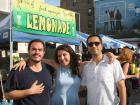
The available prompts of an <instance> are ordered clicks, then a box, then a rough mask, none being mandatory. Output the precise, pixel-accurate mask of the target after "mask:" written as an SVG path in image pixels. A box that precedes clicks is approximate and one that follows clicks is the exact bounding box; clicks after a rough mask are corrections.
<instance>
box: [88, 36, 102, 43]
mask: <svg viewBox="0 0 140 105" xmlns="http://www.w3.org/2000/svg"><path fill="white" fill-rule="evenodd" d="M91 37H98V38H99V40H100V42H101V44H102V39H101V37H100V36H99V35H98V34H95V35H89V36H88V38H87V43H88V40H89V38H91Z"/></svg>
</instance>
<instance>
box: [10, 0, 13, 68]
mask: <svg viewBox="0 0 140 105" xmlns="http://www.w3.org/2000/svg"><path fill="white" fill-rule="evenodd" d="M9 7H10V70H11V69H12V67H13V56H12V55H13V42H12V0H10V4H9Z"/></svg>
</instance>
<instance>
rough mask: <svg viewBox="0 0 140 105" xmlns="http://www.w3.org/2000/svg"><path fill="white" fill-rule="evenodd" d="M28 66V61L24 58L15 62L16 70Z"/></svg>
mask: <svg viewBox="0 0 140 105" xmlns="http://www.w3.org/2000/svg"><path fill="white" fill-rule="evenodd" d="M25 67H26V61H24V60H22V61H20V62H18V63H16V64H14V66H13V68H14V69H15V70H17V69H18V70H19V71H20V70H22V69H24V68H25Z"/></svg>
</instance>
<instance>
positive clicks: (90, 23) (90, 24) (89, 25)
mask: <svg viewBox="0 0 140 105" xmlns="http://www.w3.org/2000/svg"><path fill="white" fill-rule="evenodd" d="M91 27H92V20H88V28H91Z"/></svg>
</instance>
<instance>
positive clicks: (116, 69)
mask: <svg viewBox="0 0 140 105" xmlns="http://www.w3.org/2000/svg"><path fill="white" fill-rule="evenodd" d="M87 46H88V51H89V52H90V53H91V55H92V60H91V61H89V62H88V63H86V64H85V66H84V68H83V72H82V76H81V77H82V82H81V85H82V86H86V87H87V97H88V104H89V105H117V104H118V103H119V98H118V95H117V88H118V91H119V95H120V105H126V88H125V76H124V74H123V71H122V68H121V65H120V62H119V61H118V60H115V61H114V62H113V63H111V64H108V60H109V59H108V57H107V56H106V55H104V54H103V53H102V50H103V44H102V40H101V38H100V36H98V35H91V36H89V37H88V38H87Z"/></svg>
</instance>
